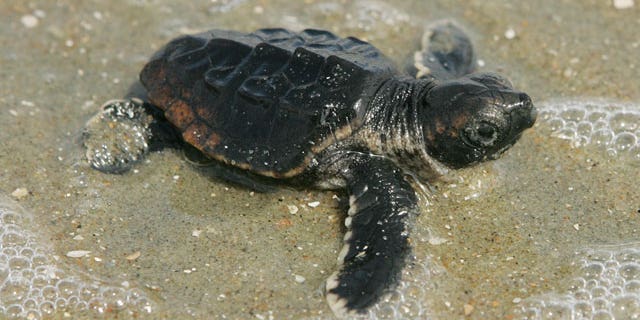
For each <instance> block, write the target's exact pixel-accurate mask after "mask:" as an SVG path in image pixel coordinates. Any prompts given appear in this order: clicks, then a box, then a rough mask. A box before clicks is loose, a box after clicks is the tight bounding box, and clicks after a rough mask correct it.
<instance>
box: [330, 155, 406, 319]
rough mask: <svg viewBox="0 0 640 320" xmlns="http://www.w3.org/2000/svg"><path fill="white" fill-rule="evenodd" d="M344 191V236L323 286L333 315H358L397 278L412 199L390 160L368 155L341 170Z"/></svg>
mask: <svg viewBox="0 0 640 320" xmlns="http://www.w3.org/2000/svg"><path fill="white" fill-rule="evenodd" d="M345 173H346V174H345V178H346V180H347V182H348V191H349V206H350V207H349V211H348V216H347V218H346V220H345V226H346V227H347V233H346V234H345V236H344V247H343V248H342V251H341V252H340V255H339V256H338V266H339V270H338V271H337V272H335V273H334V274H333V275H332V276H331V277H329V279H327V283H326V298H327V302H328V303H329V306H330V307H331V309H332V310H333V312H334V313H335V314H336V315H338V316H344V315H347V314H353V313H362V312H364V311H366V308H367V307H369V306H371V305H373V304H374V303H376V302H377V301H378V299H379V298H380V297H381V296H382V295H383V294H384V293H385V292H386V291H388V289H390V288H392V287H393V286H394V285H395V284H396V283H397V282H398V280H399V277H400V271H401V270H402V267H403V265H404V262H405V259H406V257H407V255H408V253H409V251H410V250H409V249H410V248H409V225H408V224H409V222H410V220H412V218H413V217H415V216H416V215H417V214H418V207H417V197H416V195H415V193H414V190H413V189H412V188H411V186H410V185H409V183H408V182H407V181H406V180H405V179H404V177H403V173H402V171H401V170H400V169H398V168H397V167H396V166H395V165H394V164H393V163H392V162H391V161H389V160H387V159H384V158H380V157H373V156H369V157H366V158H364V159H360V160H358V161H355V162H354V163H353V164H352V165H351V166H350V168H349V170H347V171H346V172H345Z"/></svg>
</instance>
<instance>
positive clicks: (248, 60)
mask: <svg viewBox="0 0 640 320" xmlns="http://www.w3.org/2000/svg"><path fill="white" fill-rule="evenodd" d="M396 73H397V71H396V69H395V66H394V64H393V63H392V62H391V61H390V60H389V59H388V58H386V57H385V56H384V55H383V54H382V53H380V52H379V51H378V50H377V49H376V48H374V47H373V46H372V45H370V44H368V43H366V42H363V41H361V40H358V39H355V38H339V37H337V36H335V35H334V34H332V33H330V32H327V31H321V30H311V29H308V30H304V31H302V32H300V33H294V32H290V31H287V30H284V29H262V30H258V31H256V32H253V33H248V34H247V33H241V32H235V31H226V30H211V31H208V32H204V33H200V34H196V35H189V36H182V37H179V38H176V39H174V40H172V41H171V42H169V43H168V44H167V45H166V46H165V47H164V48H163V49H161V50H160V51H159V52H158V53H156V54H155V55H154V57H153V58H152V59H151V61H150V62H149V63H148V64H147V65H146V66H145V67H144V69H143V70H142V72H141V74H140V79H141V82H142V84H143V85H144V86H145V87H146V89H147V91H148V97H149V100H150V101H151V103H153V104H154V105H156V106H157V107H159V108H160V109H162V110H163V111H164V114H165V116H166V118H167V119H168V120H169V121H170V122H171V123H172V124H173V125H174V126H175V127H176V128H178V130H179V131H180V132H181V133H182V136H183V138H184V140H185V141H186V142H187V143H190V144H192V145H193V146H195V147H196V148H198V149H199V150H200V151H202V152H203V153H204V154H206V155H208V156H210V157H212V158H214V159H217V160H220V161H223V162H226V163H229V164H232V165H235V166H238V167H240V168H244V169H249V170H252V171H254V172H257V173H259V174H262V175H266V176H271V177H275V178H284V177H291V176H295V175H297V174H299V173H301V172H303V171H304V169H305V168H306V167H307V165H308V164H309V162H310V161H311V159H312V158H313V155H314V154H316V153H318V152H320V151H322V150H323V149H325V148H326V147H328V146H329V145H331V144H334V143H336V142H337V141H340V140H342V139H344V138H346V137H348V136H349V135H351V133H352V132H353V131H354V130H355V129H357V128H358V127H359V126H360V125H361V123H362V118H363V116H364V115H363V114H364V110H365V109H366V106H367V104H368V102H369V100H370V99H371V98H372V96H373V95H374V93H375V91H376V90H377V89H378V87H379V86H380V84H381V83H382V82H383V81H384V80H385V79H388V78H389V77H391V76H393V75H394V74H396Z"/></svg>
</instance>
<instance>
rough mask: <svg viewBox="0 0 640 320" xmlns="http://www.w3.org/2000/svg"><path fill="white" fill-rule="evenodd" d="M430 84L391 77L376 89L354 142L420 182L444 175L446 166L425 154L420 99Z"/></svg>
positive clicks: (430, 82)
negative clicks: (384, 158) (356, 140)
mask: <svg viewBox="0 0 640 320" xmlns="http://www.w3.org/2000/svg"><path fill="white" fill-rule="evenodd" d="M434 85H435V83H434V80H430V79H418V80H416V79H414V78H410V77H395V78H391V79H389V80H387V81H386V82H385V83H383V84H382V86H380V88H379V89H378V91H377V92H376V94H375V96H374V98H373V99H371V101H370V102H369V106H368V108H367V111H366V113H365V116H364V122H363V125H362V127H361V129H360V130H359V131H358V132H357V133H356V136H357V137H356V138H357V139H358V140H360V141H361V143H362V145H366V146H367V147H368V149H369V150H370V151H371V152H372V153H374V154H376V155H380V156H384V157H387V158H389V159H390V160H392V161H393V162H394V163H396V165H398V166H399V167H400V168H402V169H404V170H405V171H407V173H409V174H412V175H416V176H418V178H420V180H422V181H432V180H434V179H436V178H438V177H440V176H442V175H444V174H445V173H447V171H448V169H447V167H446V166H444V165H443V164H441V163H440V162H438V161H437V160H435V159H433V158H432V157H430V156H429V155H428V154H427V150H426V148H425V140H424V134H423V130H422V121H421V117H420V112H421V109H423V108H425V107H427V106H424V105H422V104H423V103H424V102H423V101H424V96H425V95H426V94H427V92H428V91H429V90H430V89H431V88H433V86H434Z"/></svg>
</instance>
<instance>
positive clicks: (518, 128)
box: [507, 93, 538, 136]
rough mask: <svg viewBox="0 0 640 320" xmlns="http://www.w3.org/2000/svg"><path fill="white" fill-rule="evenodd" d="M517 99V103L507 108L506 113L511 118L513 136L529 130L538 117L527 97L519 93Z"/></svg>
mask: <svg viewBox="0 0 640 320" xmlns="http://www.w3.org/2000/svg"><path fill="white" fill-rule="evenodd" d="M518 98H519V99H518V100H519V101H517V102H516V103H513V104H511V105H509V106H508V107H507V112H508V113H509V115H510V116H511V132H512V133H513V135H514V136H516V135H518V134H520V133H521V132H522V131H524V130H525V129H527V128H531V127H532V126H533V124H534V123H535V122H536V118H537V117H538V111H537V110H536V108H535V107H534V106H533V102H531V98H530V97H529V95H527V94H526V93H520V94H519V95H518Z"/></svg>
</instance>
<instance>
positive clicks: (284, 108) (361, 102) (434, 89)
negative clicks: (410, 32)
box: [85, 23, 536, 315]
mask: <svg viewBox="0 0 640 320" xmlns="http://www.w3.org/2000/svg"><path fill="white" fill-rule="evenodd" d="M423 45H424V46H425V47H424V48H423V50H422V51H420V52H418V53H416V57H415V61H414V63H413V64H412V65H411V66H410V67H409V69H408V70H409V71H408V72H409V73H412V74H413V75H414V76H413V77H412V76H409V75H407V74H405V73H402V72H400V71H399V70H398V69H397V68H396V67H395V66H394V64H393V63H392V62H391V61H390V60H389V59H388V58H387V57H385V56H384V55H383V54H382V53H380V51H378V50H377V49H376V48H374V47H373V46H372V45H370V44H369V43H367V42H364V41H361V40H358V39H356V38H339V37H337V36H335V35H334V34H332V33H330V32H327V31H321V30H312V29H307V30H304V31H302V32H291V31H287V30H284V29H262V30H258V31H256V32H253V33H241V32H236V31H226V30H211V31H207V32H204V33H200V34H196V35H188V36H181V37H179V38H176V39H174V40H172V41H171V42H169V43H168V44H167V45H166V46H165V47H164V48H163V49H161V50H160V51H158V52H157V53H156V54H155V55H154V56H153V57H152V58H151V60H150V61H149V62H148V63H147V64H146V65H145V66H144V68H143V70H142V72H141V73H140V80H141V82H142V84H143V85H144V87H145V88H146V93H147V95H148V96H147V97H145V98H144V99H145V101H144V102H143V101H142V100H138V99H132V100H118V101H111V102H109V103H107V104H106V105H105V106H104V107H103V111H102V113H101V114H99V115H98V116H97V117H96V118H94V119H93V120H91V121H90V122H89V123H88V126H87V134H86V138H85V146H86V147H87V158H88V160H89V162H90V163H91V165H92V166H93V167H95V168H97V169H99V170H102V171H106V172H123V171H126V170H127V169H128V168H130V167H131V165H132V164H133V163H135V162H137V161H139V160H140V159H142V157H143V155H144V153H146V152H147V151H148V150H149V149H150V148H153V146H154V145H159V144H158V143H157V142H158V141H160V140H163V141H164V140H166V137H167V132H171V130H166V129H167V128H164V129H163V127H165V126H166V124H167V123H168V124H170V125H171V126H172V127H173V130H174V131H173V132H174V133H178V136H179V138H180V139H182V140H183V141H184V142H186V143H187V144H189V145H191V146H193V147H195V148H196V149H198V150H199V151H201V152H202V153H203V154H204V155H206V156H208V157H210V158H212V159H214V160H217V161H219V162H222V163H224V164H226V165H228V166H229V167H235V168H240V169H242V170H245V171H248V172H250V173H252V174H256V175H257V176H266V177H270V178H276V179H283V180H285V181H284V182H288V183H296V184H300V183H301V184H303V185H306V186H316V187H320V188H331V189H340V188H341V189H346V192H347V193H348V194H349V209H348V212H347V213H348V215H347V217H346V219H345V221H344V224H345V226H346V228H347V232H346V234H345V236H344V247H343V248H342V251H341V252H340V254H339V257H338V270H337V271H336V272H335V273H334V274H333V275H331V276H330V277H329V278H328V280H327V282H326V285H325V289H326V299H327V301H328V303H329V306H330V307H331V309H332V310H333V311H334V312H335V313H336V314H337V315H344V314H347V313H357V312H364V311H365V310H366V309H367V308H368V307H369V306H371V305H372V304H374V303H375V302H376V301H377V300H378V298H379V297H380V296H381V295H382V294H384V293H385V292H386V291H388V289H389V288H391V287H393V285H394V284H395V283H396V282H397V281H398V277H399V275H400V271H401V268H402V266H403V264H404V262H405V258H406V257H407V255H408V253H409V251H410V248H409V231H410V222H411V221H412V220H413V218H414V217H415V216H416V215H418V213H419V209H418V204H417V201H418V200H417V197H416V195H415V192H414V190H413V189H412V187H411V185H410V183H409V182H408V181H407V179H406V175H407V174H411V175H413V176H417V177H418V178H419V179H421V180H423V181H425V182H428V181H432V180H433V179H436V178H437V177H438V176H441V175H442V174H444V173H446V172H447V170H448V169H449V168H461V167H466V166H469V165H472V164H474V163H478V162H481V161H484V160H487V159H494V158H496V157H497V156H498V155H500V154H501V153H502V152H504V151H505V150H506V149H508V148H509V147H510V146H511V145H513V144H514V143H515V142H516V140H518V138H519V137H520V135H521V133H522V131H523V130H525V129H527V128H529V127H531V126H532V125H533V123H534V121H535V118H536V111H535V108H534V107H533V105H532V103H531V99H530V98H529V96H527V95H526V94H525V93H522V92H519V91H516V90H514V89H513V87H512V85H511V84H510V83H509V81H508V80H506V79H505V78H503V77H501V76H499V75H496V74H492V73H477V74H473V73H470V72H472V71H473V69H474V61H475V59H474V55H473V50H472V47H471V44H470V42H469V39H468V38H467V37H466V36H465V35H464V33H462V31H460V29H459V28H457V27H455V25H453V24H451V23H440V24H438V25H436V27H434V28H432V29H431V30H430V31H429V32H428V33H427V36H426V38H425V41H424V44H423ZM416 76H417V77H416ZM105 123H106V124H108V126H106V125H101V124H105ZM101 126H102V127H108V128H109V129H111V132H113V131H114V130H115V131H118V130H119V131H120V132H119V133H114V134H112V135H109V133H108V132H109V130H105V132H106V133H105V132H102V133H100V134H97V132H98V131H100V130H101V129H102V127H101Z"/></svg>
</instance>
